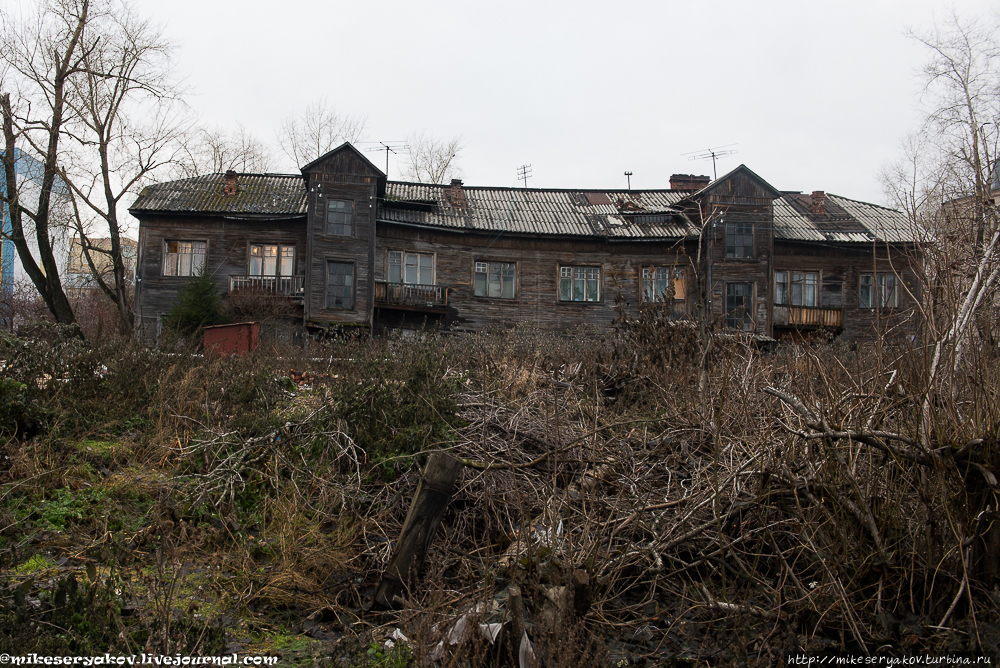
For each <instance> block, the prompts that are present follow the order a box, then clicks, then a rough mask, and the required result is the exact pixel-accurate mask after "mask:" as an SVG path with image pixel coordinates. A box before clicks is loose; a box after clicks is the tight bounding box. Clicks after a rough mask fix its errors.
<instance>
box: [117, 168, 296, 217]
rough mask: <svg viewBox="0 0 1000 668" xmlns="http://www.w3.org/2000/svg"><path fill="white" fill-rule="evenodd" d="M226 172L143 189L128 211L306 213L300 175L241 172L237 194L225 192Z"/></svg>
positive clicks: (238, 176) (245, 213) (254, 213)
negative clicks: (230, 194)
mask: <svg viewBox="0 0 1000 668" xmlns="http://www.w3.org/2000/svg"><path fill="white" fill-rule="evenodd" d="M224 181H225V177H224V175H223V174H207V175H205V176H196V177H194V178H190V179H181V180H179V181H167V182H166V183H156V184H154V185H151V186H146V187H145V188H143V190H142V192H141V193H139V197H138V199H136V200H135V202H134V203H133V204H132V206H131V208H130V209H129V211H146V212H154V211H169V212H175V213H225V214H231V215H240V214H243V215H272V216H282V215H283V216H289V215H305V213H306V189H305V182H304V181H303V180H302V176H300V175H298V174H238V175H237V191H236V194H235V195H232V196H229V197H227V196H225V195H223V194H222V186H223V183H224Z"/></svg>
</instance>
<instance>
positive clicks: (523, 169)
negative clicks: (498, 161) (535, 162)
mask: <svg viewBox="0 0 1000 668" xmlns="http://www.w3.org/2000/svg"><path fill="white" fill-rule="evenodd" d="M529 176H531V165H521V166H520V167H518V168H517V180H518V181H524V187H525V188H527V187H528V177H529Z"/></svg>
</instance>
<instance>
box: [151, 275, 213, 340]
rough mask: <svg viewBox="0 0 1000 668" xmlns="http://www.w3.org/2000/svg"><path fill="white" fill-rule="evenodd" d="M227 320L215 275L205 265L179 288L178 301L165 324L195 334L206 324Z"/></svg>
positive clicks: (188, 334) (185, 334)
mask: <svg viewBox="0 0 1000 668" xmlns="http://www.w3.org/2000/svg"><path fill="white" fill-rule="evenodd" d="M225 323H226V314H225V310H224V309H223V305H222V298H221V297H220V296H219V291H218V289H217V288H216V286H215V281H214V280H213V279H212V276H211V275H210V274H208V272H206V271H205V270H204V269H202V270H201V271H200V272H199V273H198V275H197V276H196V277H195V278H194V280H193V281H191V282H190V283H188V284H187V285H185V286H184V287H182V288H181V289H180V290H178V291H177V301H175V302H174V304H173V306H171V307H170V311H168V312H167V315H166V317H165V318H164V324H165V325H166V326H167V327H169V328H170V329H171V330H173V331H174V332H176V333H177V334H178V335H180V336H191V335H193V334H195V333H197V332H198V330H200V329H202V328H203V327H211V326H212V325H222V324H225Z"/></svg>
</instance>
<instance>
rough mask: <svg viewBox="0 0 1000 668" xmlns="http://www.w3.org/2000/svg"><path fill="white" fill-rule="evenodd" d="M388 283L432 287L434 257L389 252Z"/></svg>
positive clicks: (424, 254)
mask: <svg viewBox="0 0 1000 668" xmlns="http://www.w3.org/2000/svg"><path fill="white" fill-rule="evenodd" d="M389 282H390V283H406V284H407V285H434V256H433V255H431V254H429V253H405V252H403V251H389Z"/></svg>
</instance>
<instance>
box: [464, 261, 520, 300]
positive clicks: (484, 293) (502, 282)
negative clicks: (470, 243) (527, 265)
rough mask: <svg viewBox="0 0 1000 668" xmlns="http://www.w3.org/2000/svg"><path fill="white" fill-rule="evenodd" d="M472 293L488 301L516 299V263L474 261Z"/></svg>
mask: <svg viewBox="0 0 1000 668" xmlns="http://www.w3.org/2000/svg"><path fill="white" fill-rule="evenodd" d="M472 293H473V294H474V295H475V296H476V297H487V298H490V299H517V262H505V261H502V260H476V261H475V262H474V263H473V277H472Z"/></svg>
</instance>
